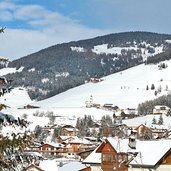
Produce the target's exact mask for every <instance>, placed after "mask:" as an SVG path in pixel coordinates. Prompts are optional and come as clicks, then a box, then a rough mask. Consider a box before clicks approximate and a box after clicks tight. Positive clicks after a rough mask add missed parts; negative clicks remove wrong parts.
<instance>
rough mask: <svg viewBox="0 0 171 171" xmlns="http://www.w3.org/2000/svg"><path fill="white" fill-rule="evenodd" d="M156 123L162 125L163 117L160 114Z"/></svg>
mask: <svg viewBox="0 0 171 171" xmlns="http://www.w3.org/2000/svg"><path fill="white" fill-rule="evenodd" d="M158 125H163V117H162V115H160V117H159V120H158Z"/></svg>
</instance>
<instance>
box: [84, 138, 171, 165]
mask: <svg viewBox="0 0 171 171" xmlns="http://www.w3.org/2000/svg"><path fill="white" fill-rule="evenodd" d="M107 141H108V142H109V143H110V144H111V146H112V147H113V148H114V149H115V150H116V151H117V153H121V152H124V153H130V152H131V153H133V152H135V153H137V156H136V157H135V158H134V160H133V161H131V163H130V164H131V165H144V166H155V165H156V164H157V163H158V162H159V161H160V160H161V159H162V157H163V156H164V155H165V154H166V153H167V152H168V151H169V150H170V149H171V140H158V141H140V140H136V149H131V148H130V147H129V146H128V142H129V140H128V139H117V138H107ZM103 143H104V142H103ZM101 145H102V144H101ZM101 145H100V146H101ZM100 146H98V147H97V148H96V149H95V150H94V151H93V152H92V153H91V154H90V155H89V156H88V157H87V158H86V159H85V160H84V161H83V163H90V164H91V163H98V164H100V163H101V153H98V152H97V149H98V148H99V147H100Z"/></svg>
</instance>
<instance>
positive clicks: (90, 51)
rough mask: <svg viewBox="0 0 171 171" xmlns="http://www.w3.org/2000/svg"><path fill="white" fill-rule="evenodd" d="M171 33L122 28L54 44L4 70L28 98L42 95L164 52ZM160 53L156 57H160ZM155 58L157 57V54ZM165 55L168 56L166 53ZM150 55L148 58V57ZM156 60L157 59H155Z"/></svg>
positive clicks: (81, 82) (144, 60)
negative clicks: (122, 30)
mask: <svg viewBox="0 0 171 171" xmlns="http://www.w3.org/2000/svg"><path fill="white" fill-rule="evenodd" d="M170 42H171V35H166V34H157V33H149V32H125V33H117V34H110V35H106V36H101V37H96V38H93V39H88V40H80V41H74V42H69V43H63V44H58V45H54V46H52V47H49V48H46V49H43V50H41V51H39V52H36V53H34V54H30V55H28V56H25V57H23V58H20V59H17V60H15V61H12V62H10V63H9V65H8V67H16V68H17V69H19V68H21V67H23V69H22V72H16V73H14V74H8V75H7V78H8V79H13V78H15V80H14V81H13V82H12V84H13V86H22V85H23V86H25V87H27V89H28V90H29V95H30V96H31V98H32V99H37V100H40V99H44V98H47V97H51V96H53V95H55V94H58V93H60V92H63V91H65V90H68V89H70V88H72V87H75V86H78V85H80V84H83V83H85V81H88V80H90V78H92V77H93V78H100V77H103V76H106V75H109V74H112V73H115V72H118V71H121V70H125V69H127V68H130V67H133V66H136V65H139V64H141V63H143V62H147V61H148V62H147V63H150V62H149V61H150V60H149V59H150V58H151V57H153V59H155V56H156V55H157V54H162V56H163V54H165V52H166V51H167V52H168V49H169V46H170ZM162 56H161V57H160V58H162ZM158 58H159V57H158ZM167 58H168V59H170V53H168V55H167ZM151 59H152V58H151ZM159 60H160V59H159Z"/></svg>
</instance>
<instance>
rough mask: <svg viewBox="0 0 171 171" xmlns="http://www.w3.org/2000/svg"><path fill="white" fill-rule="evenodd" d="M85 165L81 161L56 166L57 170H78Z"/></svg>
mask: <svg viewBox="0 0 171 171" xmlns="http://www.w3.org/2000/svg"><path fill="white" fill-rule="evenodd" d="M85 167H86V166H85V165H84V164H82V163H81V162H76V161H75V162H69V163H67V164H65V165H63V166H62V167H59V168H58V171H69V170H71V171H78V170H81V169H83V168H85Z"/></svg>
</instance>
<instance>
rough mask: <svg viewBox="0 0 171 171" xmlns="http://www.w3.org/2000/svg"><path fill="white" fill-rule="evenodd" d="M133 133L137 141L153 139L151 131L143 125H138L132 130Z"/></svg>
mask: <svg viewBox="0 0 171 171" xmlns="http://www.w3.org/2000/svg"><path fill="white" fill-rule="evenodd" d="M133 132H134V133H135V134H134V135H135V136H136V137H137V138H138V139H144V140H150V139H152V138H153V131H152V130H151V128H149V127H147V126H146V125H144V124H140V125H139V126H137V127H136V128H134V130H133Z"/></svg>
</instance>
